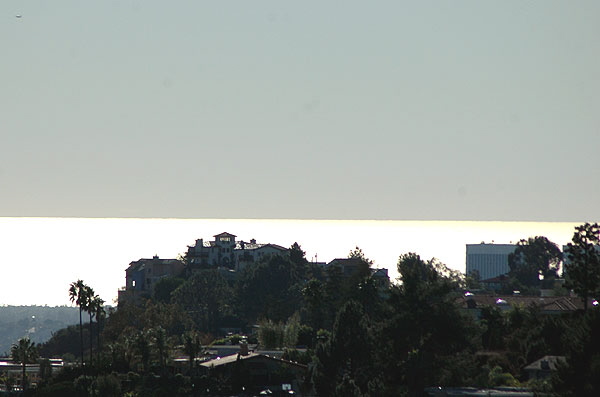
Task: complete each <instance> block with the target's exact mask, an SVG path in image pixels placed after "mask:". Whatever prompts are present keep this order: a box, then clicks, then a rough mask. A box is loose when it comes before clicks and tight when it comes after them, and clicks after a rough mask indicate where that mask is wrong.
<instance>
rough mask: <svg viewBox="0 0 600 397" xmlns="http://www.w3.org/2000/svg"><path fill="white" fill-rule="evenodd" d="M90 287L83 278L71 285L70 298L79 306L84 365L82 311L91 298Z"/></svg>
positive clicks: (80, 337)
mask: <svg viewBox="0 0 600 397" xmlns="http://www.w3.org/2000/svg"><path fill="white" fill-rule="evenodd" d="M88 292H89V287H88V286H87V285H85V284H84V283H83V281H82V280H77V281H75V282H72V283H71V285H70V287H69V299H70V300H71V303H75V304H76V305H77V306H79V339H80V347H81V366H82V367H83V320H82V318H81V313H82V312H83V310H84V309H85V308H86V307H87V305H88V299H89V294H88Z"/></svg>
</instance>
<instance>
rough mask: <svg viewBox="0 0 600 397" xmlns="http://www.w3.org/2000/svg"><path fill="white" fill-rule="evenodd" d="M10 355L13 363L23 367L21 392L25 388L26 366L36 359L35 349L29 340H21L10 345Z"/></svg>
mask: <svg viewBox="0 0 600 397" xmlns="http://www.w3.org/2000/svg"><path fill="white" fill-rule="evenodd" d="M10 355H11V356H12V359H13V361H15V362H18V363H21V364H22V367H23V377H22V379H21V385H22V387H23V390H25V388H26V379H27V378H26V374H25V369H26V367H27V364H32V363H34V362H35V360H36V359H37V357H38V353H37V348H36V347H35V344H34V343H33V342H32V341H31V340H29V338H21V339H19V341H18V342H17V343H15V344H13V345H12V347H11V349H10Z"/></svg>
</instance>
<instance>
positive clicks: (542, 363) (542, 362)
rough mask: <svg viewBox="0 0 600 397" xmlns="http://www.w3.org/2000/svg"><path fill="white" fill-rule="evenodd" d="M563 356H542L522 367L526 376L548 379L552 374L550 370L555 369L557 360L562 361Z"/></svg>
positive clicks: (530, 378)
mask: <svg viewBox="0 0 600 397" xmlns="http://www.w3.org/2000/svg"><path fill="white" fill-rule="evenodd" d="M564 360H565V357H564V356H544V357H542V358H540V359H539V360H536V361H534V362H532V363H531V364H529V365H528V366H526V367H525V368H524V370H525V372H526V373H527V378H528V379H529V380H532V379H548V378H549V377H550V376H552V372H553V371H556V367H557V365H558V362H559V361H563V362H564Z"/></svg>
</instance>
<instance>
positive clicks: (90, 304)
mask: <svg viewBox="0 0 600 397" xmlns="http://www.w3.org/2000/svg"><path fill="white" fill-rule="evenodd" d="M84 295H85V299H84V303H83V310H84V311H86V312H87V313H88V315H89V316H90V365H92V363H93V361H94V347H93V344H94V342H93V340H94V332H93V328H92V325H93V323H92V316H93V315H94V313H95V312H96V299H100V297H98V296H96V295H95V292H94V289H93V288H92V287H90V286H88V285H86V286H85V292H84ZM100 300H101V299H100ZM102 302H104V301H102Z"/></svg>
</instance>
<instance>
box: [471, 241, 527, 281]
mask: <svg viewBox="0 0 600 397" xmlns="http://www.w3.org/2000/svg"><path fill="white" fill-rule="evenodd" d="M516 247H517V246H516V245H515V244H485V243H481V244H467V258H466V263H467V274H470V273H471V272H473V271H477V272H478V273H479V278H480V280H487V279H490V278H493V277H497V276H500V275H502V274H506V273H508V272H509V271H510V268H509V267H508V256H509V255H510V254H512V253H513V252H514V251H515V248H516Z"/></svg>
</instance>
